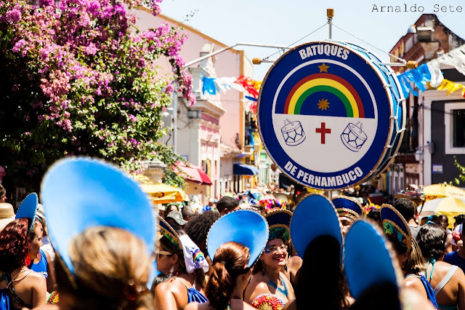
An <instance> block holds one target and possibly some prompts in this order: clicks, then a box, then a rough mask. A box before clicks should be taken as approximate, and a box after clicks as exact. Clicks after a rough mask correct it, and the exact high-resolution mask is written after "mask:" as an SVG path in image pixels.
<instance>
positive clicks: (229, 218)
mask: <svg viewBox="0 0 465 310" xmlns="http://www.w3.org/2000/svg"><path fill="white" fill-rule="evenodd" d="M231 241H234V242H237V243H240V244H242V245H244V246H246V247H248V248H249V252H250V258H249V264H248V265H247V267H251V266H252V265H253V264H254V263H255V262H256V261H257V259H258V258H259V257H260V255H261V254H262V252H263V249H264V248H265V246H266V243H267V242H268V224H267V222H266V220H265V218H264V217H263V216H261V215H260V214H258V213H257V212H254V211H249V210H238V211H234V212H231V213H228V214H226V215H224V216H222V217H220V218H219V219H218V220H217V221H216V222H215V223H214V224H213V226H212V227H211V228H210V231H209V232H208V237H207V252H208V255H209V256H210V258H211V260H212V261H213V259H214V257H215V253H216V250H217V249H218V248H219V247H220V246H221V245H222V244H224V243H226V242H231Z"/></svg>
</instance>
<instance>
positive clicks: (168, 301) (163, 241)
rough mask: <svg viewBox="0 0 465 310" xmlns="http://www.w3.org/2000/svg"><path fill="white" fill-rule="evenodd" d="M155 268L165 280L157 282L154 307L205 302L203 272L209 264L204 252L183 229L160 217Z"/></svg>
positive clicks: (170, 306)
mask: <svg viewBox="0 0 465 310" xmlns="http://www.w3.org/2000/svg"><path fill="white" fill-rule="evenodd" d="M156 254H157V268H159V269H160V272H162V273H164V274H165V278H167V279H166V280H165V281H163V282H161V283H160V284H157V285H156V287H155V290H154V295H155V296H154V302H155V307H156V308H157V309H166V310H175V309H180V310H181V309H184V308H185V307H186V306H187V305H188V304H189V303H192V302H199V303H204V302H206V301H207V298H206V297H205V295H204V285H205V273H206V272H208V269H209V266H208V263H207V261H206V259H205V256H204V254H203V253H202V252H201V251H200V250H199V248H198V247H197V245H196V244H195V243H194V242H192V240H191V239H190V238H189V236H187V235H186V234H185V233H184V232H183V231H178V232H176V230H175V229H174V228H173V227H171V226H170V225H169V224H168V222H166V221H165V220H163V219H162V218H161V217H159V249H158V251H157V253H156Z"/></svg>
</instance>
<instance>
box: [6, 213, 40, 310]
mask: <svg viewBox="0 0 465 310" xmlns="http://www.w3.org/2000/svg"><path fill="white" fill-rule="evenodd" d="M27 253H28V220H27V219H17V220H14V221H13V222H11V223H9V224H8V225H7V226H6V227H5V228H4V229H3V230H2V231H1V232H0V269H1V271H2V273H3V276H4V278H5V279H7V288H8V295H9V298H10V302H11V305H12V307H13V309H22V308H34V307H38V306H41V305H44V304H45V303H46V294H47V284H46V281H45V278H44V276H42V275H41V274H39V273H37V272H34V271H32V270H30V269H29V268H27V267H26V256H27Z"/></svg>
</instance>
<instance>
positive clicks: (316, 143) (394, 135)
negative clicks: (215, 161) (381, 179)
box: [258, 41, 404, 190]
mask: <svg viewBox="0 0 465 310" xmlns="http://www.w3.org/2000/svg"><path fill="white" fill-rule="evenodd" d="M375 60H376V58H375V56H373V55H372V54H370V53H369V52H366V51H365V50H363V49H361V48H356V46H351V45H348V44H345V43H340V42H333V41H331V42H326V41H321V42H309V43H306V44H303V45H301V46H298V47H296V48H294V49H292V50H290V51H288V52H287V53H285V54H284V55H283V56H281V58H280V59H279V60H278V61H277V62H276V63H275V64H274V65H273V66H272V67H271V68H270V70H269V71H268V73H267V75H266V77H265V80H264V82H263V84H262V88H261V91H260V97H259V103H258V125H259V129H260V135H261V138H262V140H263V143H264V145H265V148H266V150H267V151H268V154H269V155H270V157H271V158H272V159H273V161H274V162H275V163H276V164H277V165H278V166H279V167H280V168H281V170H282V171H283V172H284V173H285V174H287V175H288V176H289V177H290V178H292V179H294V180H295V181H297V182H299V183H301V184H303V185H305V186H309V187H313V188H318V189H323V190H331V189H338V188H344V187H347V186H350V185H354V184H357V183H360V182H363V181H364V180H366V179H367V178H369V177H371V176H372V175H373V173H374V172H376V171H379V170H378V167H379V166H380V165H381V164H386V162H388V161H389V160H390V158H391V157H392V156H393V154H394V153H395V151H396V150H397V148H398V144H399V143H400V140H401V139H400V138H401V136H400V135H399V133H400V132H401V129H403V123H404V121H403V116H402V115H403V114H402V109H403V106H402V104H399V100H398V99H399V98H398V97H399V96H400V93H401V92H400V91H399V90H398V89H397V86H396V77H395V75H394V74H391V72H390V71H389V70H390V69H389V68H383V67H382V66H380V65H379V62H377V61H375ZM391 71H392V70H391ZM391 83H394V85H393V86H392V87H389V86H391ZM397 84H398V82H397ZM400 99H402V98H400Z"/></svg>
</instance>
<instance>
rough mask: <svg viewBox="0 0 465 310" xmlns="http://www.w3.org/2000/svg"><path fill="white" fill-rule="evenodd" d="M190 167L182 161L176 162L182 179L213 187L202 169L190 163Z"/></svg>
mask: <svg viewBox="0 0 465 310" xmlns="http://www.w3.org/2000/svg"><path fill="white" fill-rule="evenodd" d="M188 165H189V166H186V165H185V164H184V163H183V162H180V161H178V162H176V168H178V170H179V172H180V175H181V176H182V177H184V178H185V179H186V180H188V181H191V182H195V183H199V184H203V185H212V181H211V180H210V178H209V177H208V175H207V174H206V173H205V172H203V170H202V169H200V168H199V167H197V166H194V165H193V164H190V163H189V164H188Z"/></svg>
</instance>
